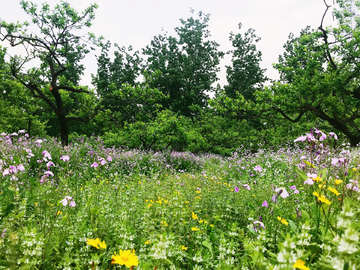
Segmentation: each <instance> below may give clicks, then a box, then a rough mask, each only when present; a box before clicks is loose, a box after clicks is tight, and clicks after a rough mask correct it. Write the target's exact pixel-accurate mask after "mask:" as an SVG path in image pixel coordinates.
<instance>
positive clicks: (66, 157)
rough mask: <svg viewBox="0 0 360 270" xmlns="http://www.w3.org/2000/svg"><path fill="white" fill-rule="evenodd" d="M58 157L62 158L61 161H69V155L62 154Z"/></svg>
mask: <svg viewBox="0 0 360 270" xmlns="http://www.w3.org/2000/svg"><path fill="white" fill-rule="evenodd" d="M60 159H62V160H63V161H65V162H66V161H69V160H70V157H69V156H62V157H61V158H60Z"/></svg>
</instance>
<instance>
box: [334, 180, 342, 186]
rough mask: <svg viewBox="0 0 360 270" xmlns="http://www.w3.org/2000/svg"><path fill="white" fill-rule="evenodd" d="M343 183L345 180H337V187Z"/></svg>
mask: <svg viewBox="0 0 360 270" xmlns="http://www.w3.org/2000/svg"><path fill="white" fill-rule="evenodd" d="M342 182H343V180H341V179H336V180H335V184H336V185H340V184H341V183H342Z"/></svg>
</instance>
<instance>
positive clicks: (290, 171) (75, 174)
mask: <svg viewBox="0 0 360 270" xmlns="http://www.w3.org/2000/svg"><path fill="white" fill-rule="evenodd" d="M294 139H296V140H295V141H296V144H297V147H296V148H291V149H290V148H289V149H281V150H279V151H277V152H271V151H259V152H258V153H256V154H252V153H250V152H247V151H246V150H243V149H242V150H241V149H240V150H239V151H238V152H234V153H233V155H232V156H231V157H229V158H225V157H220V156H215V155H210V154H203V155H194V154H192V153H179V152H156V153H154V152H144V151H138V150H128V149H115V148H105V147H104V146H103V143H102V142H101V139H100V138H96V137H92V138H88V139H84V138H79V139H78V140H77V142H76V143H73V144H72V145H70V146H69V147H66V148H62V147H61V145H60V143H59V142H58V141H57V140H56V139H39V138H35V139H31V140H30V139H29V138H28V137H27V134H26V133H25V131H19V132H18V133H13V134H1V135H0V173H1V176H0V179H1V185H0V193H1V194H0V232H1V237H0V269H129V268H130V269H151V270H154V269H157V270H160V269H358V266H359V265H360V260H359V229H360V226H359V225H360V223H359V184H358V180H359V171H358V170H359V169H360V166H359V163H360V161H359V157H360V155H359V149H358V148H355V149H350V148H349V147H348V146H346V145H343V146H342V147H341V148H336V149H334V148H333V147H332V144H333V143H334V141H335V140H336V135H335V134H334V133H330V134H324V133H322V132H321V131H319V130H315V132H314V133H312V132H310V133H308V134H306V135H304V136H300V137H299V138H294Z"/></svg>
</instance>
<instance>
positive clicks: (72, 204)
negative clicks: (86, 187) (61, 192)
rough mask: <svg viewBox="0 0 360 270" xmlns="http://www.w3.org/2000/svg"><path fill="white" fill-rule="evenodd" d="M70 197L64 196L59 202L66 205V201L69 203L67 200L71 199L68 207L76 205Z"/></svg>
mask: <svg viewBox="0 0 360 270" xmlns="http://www.w3.org/2000/svg"><path fill="white" fill-rule="evenodd" d="M72 199H73V197H70V196H65V198H64V199H62V200H61V201H60V203H61V204H62V205H63V206H67V205H68V203H69V201H70V200H71V202H70V204H69V206H70V207H75V206H76V203H75V201H72Z"/></svg>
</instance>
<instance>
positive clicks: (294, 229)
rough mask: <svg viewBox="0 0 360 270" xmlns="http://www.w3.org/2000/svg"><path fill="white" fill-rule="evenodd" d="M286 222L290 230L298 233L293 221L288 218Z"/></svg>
mask: <svg viewBox="0 0 360 270" xmlns="http://www.w3.org/2000/svg"><path fill="white" fill-rule="evenodd" d="M288 222H289V224H290V227H291V229H292V231H293V232H294V233H296V234H297V233H298V229H297V227H296V224H295V222H294V221H292V220H291V219H289V220H288Z"/></svg>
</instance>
